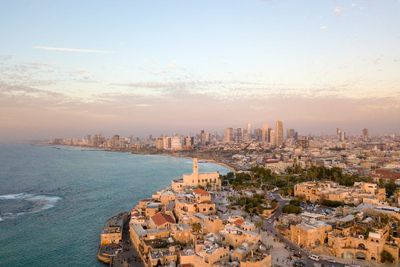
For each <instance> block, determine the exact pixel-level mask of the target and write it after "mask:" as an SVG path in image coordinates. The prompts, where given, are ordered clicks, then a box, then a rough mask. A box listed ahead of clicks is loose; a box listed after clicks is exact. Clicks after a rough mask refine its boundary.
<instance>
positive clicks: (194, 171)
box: [193, 158, 199, 177]
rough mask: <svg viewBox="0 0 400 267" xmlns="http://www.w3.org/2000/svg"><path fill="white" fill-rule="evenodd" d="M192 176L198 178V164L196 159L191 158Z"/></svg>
mask: <svg viewBox="0 0 400 267" xmlns="http://www.w3.org/2000/svg"><path fill="white" fill-rule="evenodd" d="M193 176H195V177H198V176H199V163H198V160H197V158H193Z"/></svg>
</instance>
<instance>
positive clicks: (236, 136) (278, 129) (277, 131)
mask: <svg viewBox="0 0 400 267" xmlns="http://www.w3.org/2000/svg"><path fill="white" fill-rule="evenodd" d="M286 137H287V138H288V139H289V138H292V139H297V132H296V131H295V130H294V129H287V134H286ZM251 141H256V142H261V143H263V144H270V145H271V146H275V147H281V146H282V145H283V143H284V141H285V137H284V130H283V122H282V121H276V122H275V128H271V127H270V126H269V124H268V123H265V124H264V125H263V127H262V128H256V129H254V130H252V128H251V124H250V123H248V124H247V126H246V127H244V128H236V129H234V128H226V129H225V132H224V142H225V143H241V142H251Z"/></svg>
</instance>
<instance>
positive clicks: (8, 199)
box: [0, 193, 61, 222]
mask: <svg viewBox="0 0 400 267" xmlns="http://www.w3.org/2000/svg"><path fill="white" fill-rule="evenodd" d="M60 199H61V198H60V197H57V196H47V195H34V194H29V193H18V194H7V195H0V222H1V221H4V220H6V219H13V218H16V217H18V216H21V215H24V214H32V213H38V212H41V211H44V210H47V209H51V208H53V207H54V206H55V205H56V204H57V202H58V201H59V200H60Z"/></svg>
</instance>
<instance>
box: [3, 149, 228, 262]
mask: <svg viewBox="0 0 400 267" xmlns="http://www.w3.org/2000/svg"><path fill="white" fill-rule="evenodd" d="M191 164H192V162H191V160H189V159H182V158H173V157H166V156H146V155H132V154H129V153H119V152H106V151H99V150H92V149H81V148H76V147H51V146H39V145H28V144H16V145H15V144H13V145H11V144H6V145H4V144H1V145H0V266H7V267H13V266H30V267H34V266H104V265H103V264H101V263H99V262H97V260H96V252H97V248H98V242H99V234H100V231H101V230H102V227H103V225H104V223H105V221H106V219H107V218H108V217H110V216H112V215H114V214H116V213H118V212H120V211H125V210H130V208H132V207H133V206H134V205H135V204H136V203H137V201H138V200H139V199H141V198H145V197H150V196H151V194H152V193H153V192H155V191H156V190H158V189H161V188H163V187H165V186H167V185H169V184H170V182H171V180H172V179H173V178H176V177H179V176H181V175H182V174H183V173H190V172H191V167H192V165H191ZM200 171H204V172H206V171H219V172H221V173H226V172H227V171H228V170H227V169H226V168H224V167H222V166H219V165H216V164H211V163H201V164H200Z"/></svg>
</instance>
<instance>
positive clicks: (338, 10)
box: [333, 6, 343, 16]
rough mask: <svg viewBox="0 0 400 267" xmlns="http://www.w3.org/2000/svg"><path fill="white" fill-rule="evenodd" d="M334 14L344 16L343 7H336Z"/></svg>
mask: <svg viewBox="0 0 400 267" xmlns="http://www.w3.org/2000/svg"><path fill="white" fill-rule="evenodd" d="M333 13H334V14H335V15H336V16H340V15H342V14H343V8H342V7H341V6H335V7H334V8H333Z"/></svg>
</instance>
